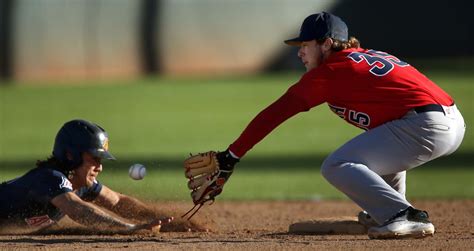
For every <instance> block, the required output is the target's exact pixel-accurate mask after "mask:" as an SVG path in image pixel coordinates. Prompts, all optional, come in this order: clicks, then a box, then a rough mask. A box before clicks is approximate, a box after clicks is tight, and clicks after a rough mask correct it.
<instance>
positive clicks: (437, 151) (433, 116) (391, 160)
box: [184, 12, 465, 239]
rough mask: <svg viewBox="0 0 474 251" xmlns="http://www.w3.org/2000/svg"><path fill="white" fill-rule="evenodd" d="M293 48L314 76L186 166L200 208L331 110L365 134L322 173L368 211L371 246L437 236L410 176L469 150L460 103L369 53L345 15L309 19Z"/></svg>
mask: <svg viewBox="0 0 474 251" xmlns="http://www.w3.org/2000/svg"><path fill="white" fill-rule="evenodd" d="M285 43H286V44H288V45H292V46H299V51H298V57H299V58H300V59H301V61H302V63H303V64H304V66H305V67H306V73H305V74H304V75H303V76H302V77H301V79H300V80H299V81H298V82H297V83H295V84H294V85H293V86H291V87H290V88H289V89H288V90H287V91H286V93H284V94H283V95H282V96H281V97H280V98H279V99H278V100H276V101H275V102H274V103H272V104H271V105H269V106H268V107H267V108H265V109H264V110H263V111H261V112H260V113H259V114H258V115H257V116H256V117H255V118H254V119H253V120H252V121H251V122H250V124H249V125H248V126H247V128H245V130H244V131H243V132H242V134H241V135H240V137H238V138H237V140H236V141H234V142H233V143H232V144H231V145H230V146H229V147H228V149H227V150H226V151H224V152H218V153H216V152H213V151H211V152H207V153H204V154H199V155H196V156H192V157H190V158H188V159H187V160H186V161H185V163H184V165H185V169H186V173H185V175H186V177H188V178H189V182H188V186H189V188H190V189H191V190H192V192H191V196H192V199H193V201H194V203H195V206H202V204H203V203H204V202H206V201H209V200H214V198H215V196H217V195H219V194H220V193H221V191H222V188H223V186H224V184H225V182H226V181H227V180H228V179H229V177H230V175H231V174H232V172H233V169H234V166H235V164H236V163H237V162H239V160H240V159H241V158H242V157H243V156H244V155H245V154H246V153H247V152H248V151H249V150H250V149H251V148H252V147H253V146H254V145H256V144H257V143H258V142H259V141H261V140H262V139H263V138H264V137H265V136H267V135H268V134H269V133H270V132H272V130H273V129H275V128H276V127H277V126H278V125H280V124H281V123H283V122H284V121H286V120H287V119H289V118H291V117H292V116H294V115H296V114H298V113H300V112H305V111H309V110H310V109H311V108H313V107H316V106H318V105H320V104H323V103H327V105H328V106H329V108H330V109H331V110H332V111H333V112H334V113H335V114H336V115H337V116H339V117H341V118H342V119H344V120H345V121H347V122H348V123H350V124H352V125H354V126H357V127H359V128H362V129H364V130H365V132H363V133H362V134H360V135H358V136H356V137H355V138H353V139H352V140H350V141H349V142H347V143H345V144H344V145H342V146H341V147H340V148H339V149H337V150H336V151H334V152H333V153H332V154H330V155H329V156H328V157H327V158H326V160H325V161H324V163H323V164H322V166H321V173H322V175H323V176H324V177H325V178H326V179H327V180H328V181H329V182H330V183H331V184H332V185H333V186H335V187H336V188H337V189H339V190H340V191H341V192H343V193H344V194H346V195H347V196H348V197H349V198H350V199H351V200H353V201H354V202H355V203H356V204H357V205H359V206H360V207H361V208H362V209H363V210H364V211H362V212H360V213H359V222H360V223H362V224H364V225H366V226H367V227H368V228H369V230H368V235H369V237H370V238H376V239H377V238H404V237H424V236H429V235H433V234H434V231H435V228H434V226H433V224H432V223H431V222H430V219H429V217H428V213H427V212H426V211H422V210H419V209H415V208H414V207H413V206H412V204H410V202H408V201H407V200H406V198H405V177H406V170H409V169H412V168H414V167H417V166H420V165H422V164H424V163H426V162H428V161H431V160H433V159H436V158H438V157H440V156H444V155H449V154H451V153H452V152H454V151H455V150H456V149H457V148H458V147H459V145H460V144H461V141H462V139H463V137H464V132H465V124H464V120H463V117H462V115H461V113H460V112H459V110H458V108H457V107H456V105H455V104H454V101H453V99H452V98H451V97H450V96H449V95H448V94H447V93H446V92H444V91H443V90H442V89H441V88H440V87H438V86H437V85H436V84H435V83H433V82H432V81H430V80H429V79H428V78H427V77H426V76H424V75H423V74H421V73H420V72H418V71H417V70H416V69H415V68H414V67H413V66H411V65H409V64H408V63H406V62H404V61H401V60H400V59H398V58H396V57H395V56H392V55H390V54H388V53H386V52H382V51H377V50H369V49H363V48H361V47H360V43H359V41H358V40H357V39H356V38H354V37H349V36H348V28H347V26H346V24H345V23H344V21H342V20H341V19H340V18H339V17H337V16H335V15H332V14H329V13H326V12H322V13H317V14H313V15H310V16H308V17H307V18H306V19H305V20H304V22H303V24H302V26H301V30H300V34H299V36H298V37H297V38H293V39H290V40H286V41H285ZM198 209H199V208H198ZM190 211H192V210H190ZM196 211H197V210H196ZM196 211H195V212H196ZM195 212H194V213H195ZM191 216H192V215H191Z"/></svg>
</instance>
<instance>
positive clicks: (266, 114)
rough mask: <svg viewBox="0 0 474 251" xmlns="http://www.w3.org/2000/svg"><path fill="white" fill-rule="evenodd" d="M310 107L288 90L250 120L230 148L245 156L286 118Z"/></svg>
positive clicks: (233, 151)
mask: <svg viewBox="0 0 474 251" xmlns="http://www.w3.org/2000/svg"><path fill="white" fill-rule="evenodd" d="M310 108H311V107H308V104H307V103H306V102H305V101H304V100H303V99H301V98H300V97H298V96H297V95H295V94H294V93H293V92H286V93H285V94H284V95H283V96H281V97H280V98H279V99H278V100H276V101H275V102H274V103H272V104H271V105H270V106H268V107H267V108H265V109H264V110H263V111H261V112H260V113H259V114H258V115H257V116H256V117H255V118H254V119H253V120H252V121H251V122H250V124H249V125H248V126H247V128H245V130H244V131H243V132H242V134H241V135H240V137H239V138H238V139H237V140H236V141H235V142H234V143H232V144H231V145H230V146H229V150H230V151H231V152H232V153H233V154H235V155H237V157H239V158H241V157H243V156H244V155H245V153H246V152H247V151H249V150H250V149H252V147H253V146H254V145H256V144H257V143H258V142H260V141H261V140H262V139H263V138H265V136H267V135H268V134H269V133H270V132H271V131H273V129H275V128H276V127H277V126H279V125H280V124H281V123H283V122H284V121H285V120H287V119H289V118H291V117H292V116H294V115H296V114H297V113H300V112H302V111H308V110H309V109H310Z"/></svg>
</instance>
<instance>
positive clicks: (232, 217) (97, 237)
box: [0, 200, 474, 250]
mask: <svg viewBox="0 0 474 251" xmlns="http://www.w3.org/2000/svg"><path fill="white" fill-rule="evenodd" d="M155 204H156V206H158V207H160V208H166V209H168V210H174V211H175V212H176V215H179V214H181V213H183V212H185V211H187V210H188V209H189V208H190V207H191V206H192V205H191V203H189V202H187V203H181V202H157V203H155ZM413 205H414V206H415V207H417V208H420V209H424V210H427V211H428V212H429V214H430V218H431V220H432V221H433V223H434V225H435V227H436V233H435V235H434V236H433V237H427V238H424V239H404V240H370V239H369V238H368V237H367V235H366V234H358V235H348V234H347V235H341V234H329V235H328V234H327V235H297V234H290V233H289V232H288V227H289V225H291V224H292V223H296V222H301V221H308V220H318V219H321V218H335V217H336V218H337V217H341V218H344V219H347V217H353V216H355V215H356V214H357V213H358V211H359V210H360V208H358V207H357V206H356V205H355V204H353V203H352V202H350V201H291V202H285V201H273V202H220V201H217V202H216V203H215V204H213V205H211V206H205V207H203V208H202V209H201V211H200V212H199V213H198V214H197V215H196V216H195V221H196V222H198V223H200V224H201V225H203V226H206V227H208V228H210V229H211V231H209V232H161V233H150V232H147V233H140V234H133V235H123V234H113V233H106V232H102V233H97V232H95V233H93V232H88V231H87V230H86V229H84V228H77V226H72V225H68V224H64V225H63V226H61V228H59V229H58V230H55V231H52V232H51V233H49V234H42V235H31V234H26V235H12V234H3V235H0V250H26V249H28V250H31V249H43V250H46V249H47V250H73V249H84V250H86V249H87V250H90V249H134V250H156V249H160V250H164V249H165V250H184V249H185V250H192V249H206V250H229V249H232V250H235V249H237V250H244V249H245V250H257V249H258V250H275V249H277V250H290V249H291V250H327V249H338V250H382V249H389V250H474V229H473V227H474V226H473V222H474V200H452V201H451V200H430V201H428V200H421V201H415V202H414V203H413Z"/></svg>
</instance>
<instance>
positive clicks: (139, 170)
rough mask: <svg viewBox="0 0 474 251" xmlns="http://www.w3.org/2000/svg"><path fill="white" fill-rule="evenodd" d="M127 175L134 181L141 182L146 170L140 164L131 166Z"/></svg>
mask: <svg viewBox="0 0 474 251" xmlns="http://www.w3.org/2000/svg"><path fill="white" fill-rule="evenodd" d="M128 175H129V176H130V178H132V179H134V180H141V179H143V177H145V175H146V168H145V166H144V165H142V164H133V165H131V166H130V169H128Z"/></svg>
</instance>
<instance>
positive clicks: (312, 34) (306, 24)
mask: <svg viewBox="0 0 474 251" xmlns="http://www.w3.org/2000/svg"><path fill="white" fill-rule="evenodd" d="M324 38H334V39H336V40H339V41H342V42H347V41H348V38H349V35H348V29H347V25H346V23H344V21H342V19H341V18H339V17H338V16H335V15H333V14H330V13H327V12H321V13H316V14H312V15H310V16H308V17H307V18H305V20H304V21H303V24H302V25H301V29H300V35H299V36H298V37H296V38H293V39H288V40H285V43H286V44H288V45H294V46H299V45H300V44H301V42H304V41H311V40H320V39H324Z"/></svg>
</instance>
